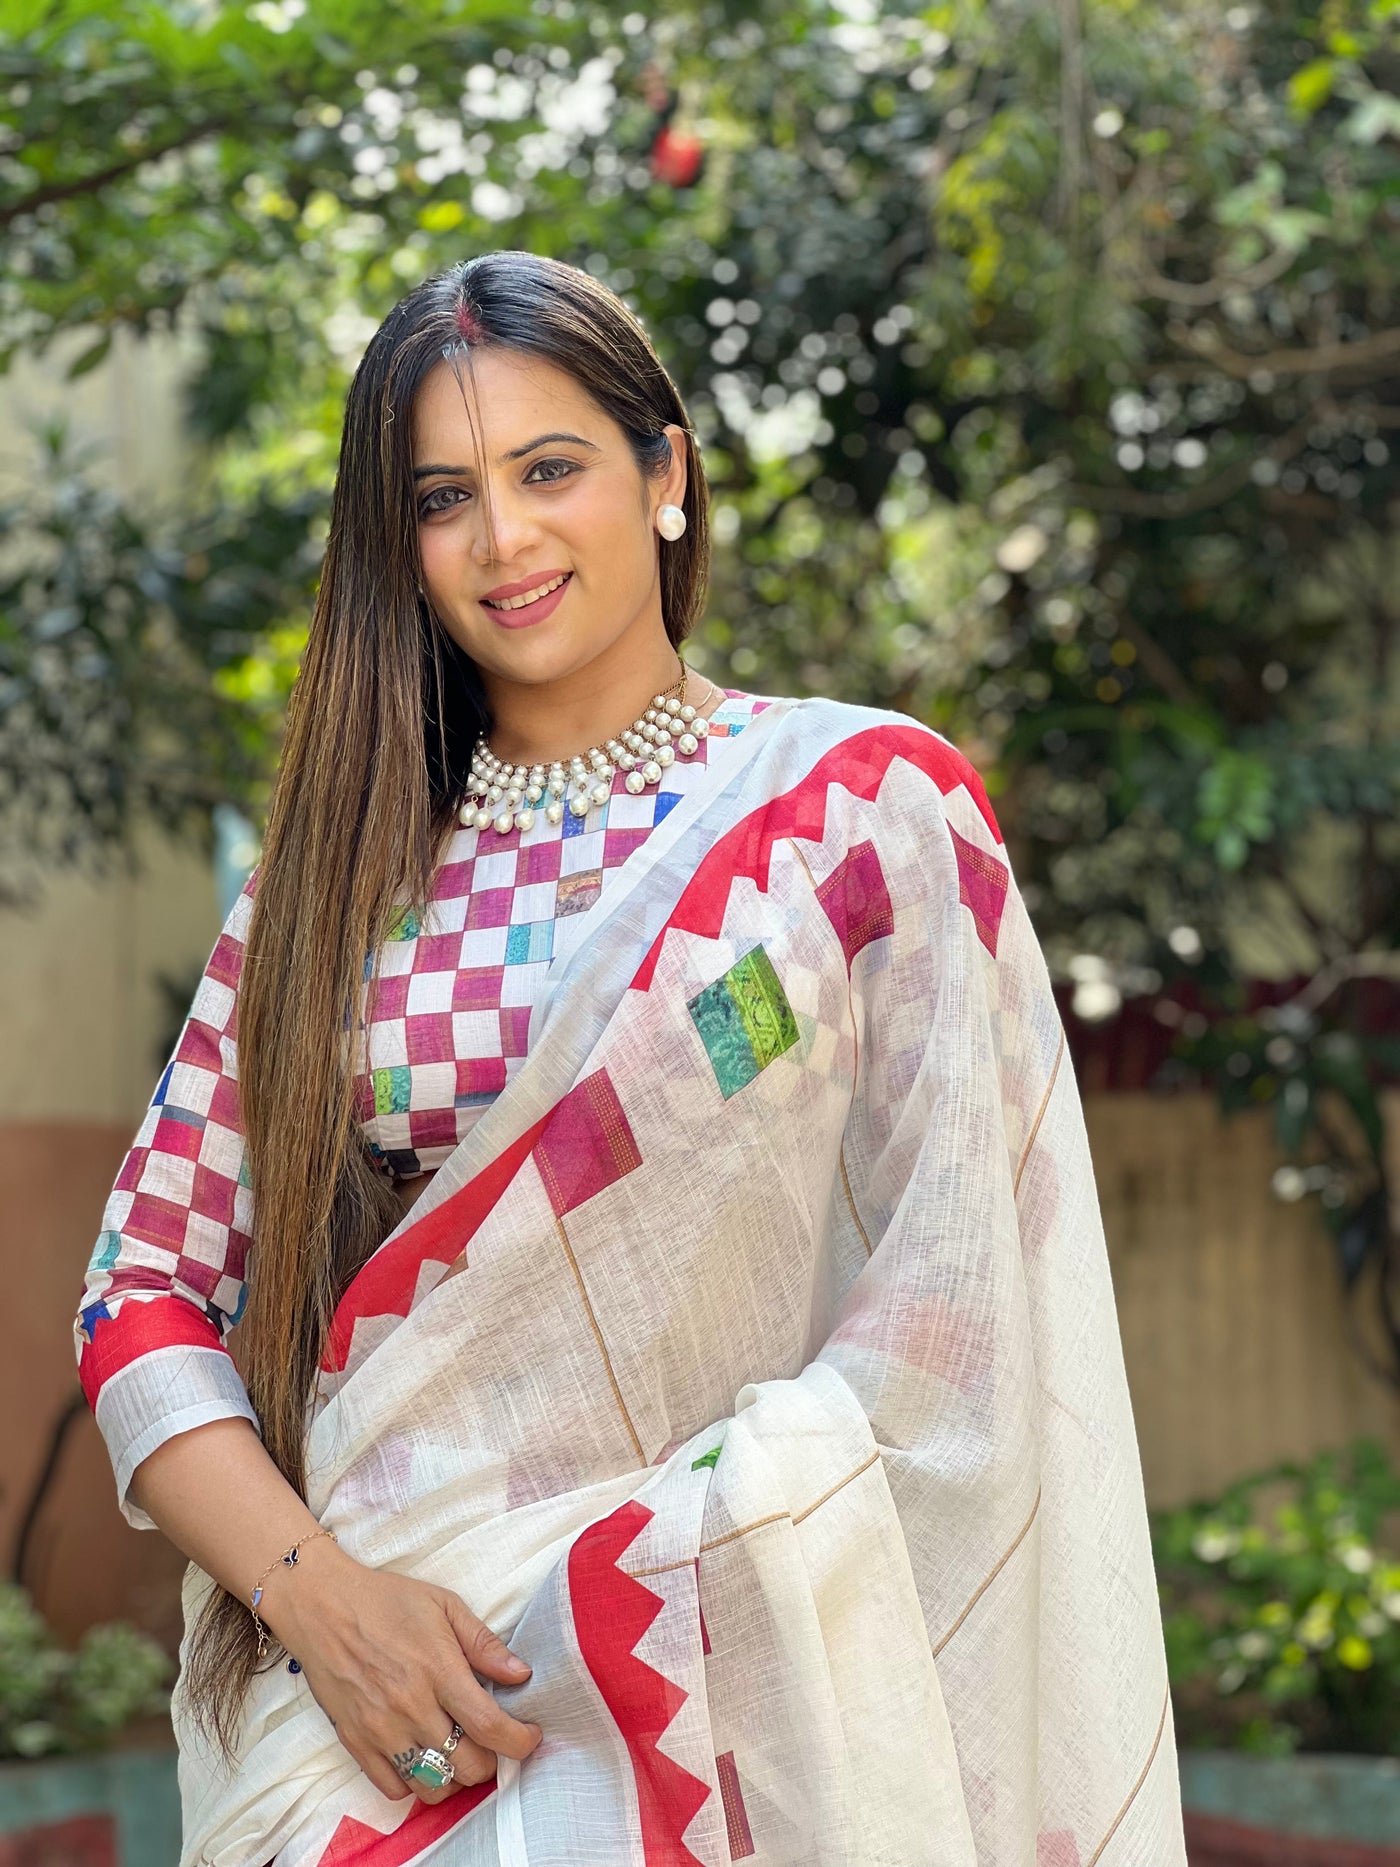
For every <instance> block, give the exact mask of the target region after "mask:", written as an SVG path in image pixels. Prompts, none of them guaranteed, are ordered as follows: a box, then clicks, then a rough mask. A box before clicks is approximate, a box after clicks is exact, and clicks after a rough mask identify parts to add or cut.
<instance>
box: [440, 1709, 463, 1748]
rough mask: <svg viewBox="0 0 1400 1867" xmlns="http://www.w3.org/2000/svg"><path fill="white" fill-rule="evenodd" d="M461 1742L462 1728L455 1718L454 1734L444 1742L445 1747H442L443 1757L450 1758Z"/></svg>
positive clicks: (453, 1722) (453, 1723) (453, 1724)
mask: <svg viewBox="0 0 1400 1867" xmlns="http://www.w3.org/2000/svg"><path fill="white" fill-rule="evenodd" d="M461 1741H462V1727H461V1725H460V1724H458V1722H457V1720H456V1719H455V1718H454V1719H453V1720H452V1734H451V1736H450V1737H447V1738H445V1739H444V1740H443V1746H442V1754H443V1756H444V1757H450V1756H451V1755H452V1753H453V1751H454V1750H455V1749H456V1748H457V1746H458V1745H459V1744H460V1743H461Z"/></svg>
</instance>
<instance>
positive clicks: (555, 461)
mask: <svg viewBox="0 0 1400 1867" xmlns="http://www.w3.org/2000/svg"><path fill="white" fill-rule="evenodd" d="M541 467H558V468H560V469H561V471H560V472H558V473H551V474H549V475H547V476H546V478H544V479H543V480H536V481H535V485H536V486H549V485H552V484H553V483H554V482H555V481H556V480H566V479H568V477H569V475H570V474H571V473H577V472H578V468H577V466H576V465H575V464H574V462H573V461H572V460H561V459H560V458H559V457H558V456H557V455H553V456H551V457H550V458H549V459H548V460H537V461H536V462H535V464H534V466H533V467H531V469H530V472H529V473H528V474H527V475H526V476H525V478H526V484H527V485H528V484H529V481H530V476H531V475H532V474H534V473H535V472H536V471H537V470H538V469H539V468H541Z"/></svg>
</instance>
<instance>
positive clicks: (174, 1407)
mask: <svg viewBox="0 0 1400 1867" xmlns="http://www.w3.org/2000/svg"><path fill="white" fill-rule="evenodd" d="M250 889H251V883H250V884H249V886H248V887H245V888H244V890H243V892H242V894H240V896H239V898H238V900H237V902H236V903H235V905H234V908H233V911H232V913H231V914H230V915H229V918H228V920H227V922H226V923H225V925H224V929H223V932H222V933H221V934H220V936H219V939H218V942H217V944H216V945H215V947H214V951H213V953H212V954H211V955H210V958H209V963H208V965H207V966H206V967H205V970H204V974H203V977H202V978H201V980H200V983H199V989H198V991H197V992H196V994H195V997H194V1002H193V1004H192V1005H191V1008H190V1014H189V1017H188V1019H187V1020H186V1022H185V1026H184V1029H183V1030H182V1031H181V1033H180V1038H179V1042H178V1043H177V1044H176V1046H175V1051H174V1054H173V1056H172V1057H171V1059H170V1061H169V1063H168V1064H167V1065H166V1067H165V1070H164V1073H163V1074H162V1076H161V1078H160V1081H159V1083H158V1084H157V1085H156V1091H155V1094H154V1096H153V1097H152V1099H151V1105H150V1107H149V1108H148V1109H147V1111H146V1115H145V1119H144V1120H143V1121H142V1123H141V1126H140V1129H139V1130H138V1131H137V1135H136V1139H135V1141H134V1142H133V1144H132V1147H131V1150H130V1152H129V1153H128V1154H127V1157H126V1160H125V1162H124V1164H123V1166H122V1170H121V1172H120V1174H118V1176H117V1181H116V1185H115V1186H114V1187H113V1189H112V1193H111V1196H110V1198H109V1199H108V1201H107V1206H106V1210H105V1211H104V1213H103V1216H102V1231H101V1234H100V1236H99V1237H98V1240H97V1246H96V1249H95V1250H94V1252H93V1255H92V1259H91V1262H90V1263H89V1265H88V1271H87V1281H86V1283H85V1285H84V1289H83V1296H82V1303H81V1306H80V1308H79V1312H78V1317H77V1321H76V1324H75V1328H74V1334H75V1337H76V1343H77V1351H78V1371H79V1375H80V1378H81V1380H82V1384H83V1391H84V1392H85V1394H86V1395H87V1399H88V1405H89V1406H90V1407H91V1408H92V1410H93V1413H94V1414H95V1416H96V1419H97V1424H98V1427H99V1429H100V1430H101V1433H102V1436H103V1438H104V1440H105V1441H106V1444H107V1450H108V1452H109V1453H110V1455H111V1459H112V1465H113V1469H114V1471H115V1473H116V1480H117V1498H118V1502H119V1503H120V1506H121V1510H122V1515H123V1516H124V1517H125V1518H126V1520H127V1522H128V1523H131V1524H134V1525H135V1526H136V1527H137V1528H138V1529H153V1528H154V1527H155V1526H154V1524H153V1523H152V1521H151V1519H150V1518H149V1517H148V1516H147V1515H146V1513H145V1512H144V1511H142V1510H140V1509H139V1508H138V1507H137V1506H136V1505H135V1504H134V1503H132V1502H131V1501H130V1500H129V1498H128V1496H127V1491H128V1487H129V1486H130V1483H131V1478H132V1474H133V1472H134V1471H135V1470H136V1468H137V1466H138V1465H140V1464H141V1462H142V1460H143V1459H146V1458H149V1457H150V1455H151V1453H153V1452H154V1451H155V1450H156V1449H157V1447H159V1446H161V1445H163V1444H164V1443H165V1442H166V1440H168V1439H173V1438H174V1437H175V1435H176V1434H177V1433H186V1432H190V1431H191V1430H192V1429H193V1428H194V1427H196V1426H204V1425H207V1424H208V1423H209V1421H211V1420H221V1419H246V1420H251V1421H252V1422H253V1424H254V1425H255V1426H256V1425H257V1416H256V1414H255V1413H254V1411H253V1408H252V1406H251V1404H250V1403H249V1400H248V1395H247V1391H246V1390H245V1388H244V1385H243V1381H242V1379H241V1377H240V1375H239V1373H238V1370H237V1369H236V1368H235V1366H234V1364H233V1361H232V1359H231V1358H230V1356H229V1354H228V1351H227V1348H226V1347H225V1340H226V1338H227V1336H228V1333H229V1330H230V1329H231V1328H232V1327H233V1325H234V1324H235V1323H236V1322H237V1321H238V1319H239V1317H240V1316H241V1315H242V1313H243V1306H244V1302H245V1300H246V1297H247V1284H246V1282H245V1275H246V1269H247V1256H248V1246H249V1243H250V1234H251V1228H252V1195H251V1192H250V1190H249V1176H248V1163H247V1150H246V1147H245V1144H244V1138H243V1128H242V1123H241V1120H240V1118H239V1110H238V1052H237V1002H238V1000H237V993H238V977H239V971H240V968H241V966H242V962H243V950H244V939H245V937H246V933H247V926H248V916H249V913H250V912H251V908H252V896H251V892H250Z"/></svg>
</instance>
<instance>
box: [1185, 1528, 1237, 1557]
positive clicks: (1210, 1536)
mask: <svg viewBox="0 0 1400 1867" xmlns="http://www.w3.org/2000/svg"><path fill="white" fill-rule="evenodd" d="M1240 1541H1241V1538H1240V1533H1239V1531H1238V1530H1228V1529H1226V1527H1225V1525H1224V1524H1223V1523H1203V1524H1202V1525H1201V1527H1200V1529H1199V1530H1198V1531H1197V1532H1196V1534H1195V1535H1194V1536H1193V1537H1192V1539H1191V1548H1192V1549H1193V1551H1194V1552H1195V1553H1196V1555H1198V1556H1199V1557H1200V1559H1201V1561H1202V1562H1222V1561H1223V1560H1224V1559H1225V1557H1226V1556H1233V1555H1234V1554H1235V1551H1236V1550H1237V1549H1238V1548H1239V1546H1240Z"/></svg>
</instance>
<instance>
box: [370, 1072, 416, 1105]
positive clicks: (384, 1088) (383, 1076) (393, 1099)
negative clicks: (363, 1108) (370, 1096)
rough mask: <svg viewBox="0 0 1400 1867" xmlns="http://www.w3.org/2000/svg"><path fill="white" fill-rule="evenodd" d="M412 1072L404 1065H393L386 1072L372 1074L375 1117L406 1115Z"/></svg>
mask: <svg viewBox="0 0 1400 1867" xmlns="http://www.w3.org/2000/svg"><path fill="white" fill-rule="evenodd" d="M411 1076H412V1071H411V1070H410V1069H409V1068H408V1065H407V1064H405V1063H395V1064H394V1065H393V1066H392V1067H391V1068H389V1069H387V1070H376V1071H375V1072H374V1112H375V1114H376V1115H406V1114H407V1113H408V1090H409V1081H410V1078H411Z"/></svg>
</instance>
